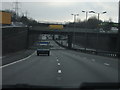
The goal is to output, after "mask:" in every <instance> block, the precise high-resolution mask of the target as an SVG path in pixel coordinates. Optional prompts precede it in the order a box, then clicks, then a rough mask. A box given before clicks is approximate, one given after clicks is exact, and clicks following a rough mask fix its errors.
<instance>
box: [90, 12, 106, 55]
mask: <svg viewBox="0 0 120 90" xmlns="http://www.w3.org/2000/svg"><path fill="white" fill-rule="evenodd" d="M89 13H95V14H97V15H98V26H99V18H100V14H105V13H107V12H106V11H104V12H101V13H99V12H95V11H90V12H89ZM97 28H98V31H99V27H97ZM98 31H97V42H98ZM97 51H98V50H97V48H96V53H97Z"/></svg>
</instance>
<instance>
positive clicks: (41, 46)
mask: <svg viewBox="0 0 120 90" xmlns="http://www.w3.org/2000/svg"><path fill="white" fill-rule="evenodd" d="M37 46H38V48H37V56H39V55H40V54H47V55H48V56H49V55H50V42H49V41H40V42H38V43H37Z"/></svg>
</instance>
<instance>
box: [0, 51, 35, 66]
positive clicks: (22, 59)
mask: <svg viewBox="0 0 120 90" xmlns="http://www.w3.org/2000/svg"><path fill="white" fill-rule="evenodd" d="M34 54H35V52H34V53H32V54H31V55H29V56H28V57H26V58H23V59H20V60H18V61H15V62H12V63H9V64H6V65H3V66H0V68H4V67H7V66H10V65H13V64H15V63H18V62H21V61H24V60H27V59H28V58H30V57H31V56H32V55H34Z"/></svg>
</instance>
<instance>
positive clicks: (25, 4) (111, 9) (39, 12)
mask: <svg viewBox="0 0 120 90" xmlns="http://www.w3.org/2000/svg"><path fill="white" fill-rule="evenodd" d="M13 2H15V0H4V2H3V1H2V10H5V9H10V10H14V7H15V3H13ZM18 2H19V4H18V7H19V9H18V12H19V15H23V14H26V12H27V16H28V17H29V18H33V19H35V20H37V21H39V22H62V23H65V22H73V20H74V19H73V16H72V15H71V14H79V16H77V17H76V18H77V19H78V20H81V21H83V20H85V13H83V12H82V10H84V11H90V10H93V11H95V12H96V14H93V13H88V18H90V17H92V16H96V17H97V15H98V14H97V13H100V20H102V21H108V20H110V19H111V20H112V21H113V22H118V0H114V1H113V0H106V1H105V0H101V1H99V0H93V1H89V0H84V1H83V0H82V1H80V0H79V1H78V0H69V1H68V0H56V1H55V0H51V1H48V0H46V1H45V0H44V1H42V0H41V1H40V0H39V1H38V0H36V1H35V0H31V1H30V0H29V1H25V0H24V1H22V0H21V1H18ZM104 11H106V12H107V13H105V14H102V12H104Z"/></svg>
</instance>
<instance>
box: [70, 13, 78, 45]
mask: <svg viewBox="0 0 120 90" xmlns="http://www.w3.org/2000/svg"><path fill="white" fill-rule="evenodd" d="M71 15H72V16H73V18H74V31H73V41H74V43H75V22H76V17H77V16H79V14H71ZM73 47H74V44H73Z"/></svg>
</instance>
